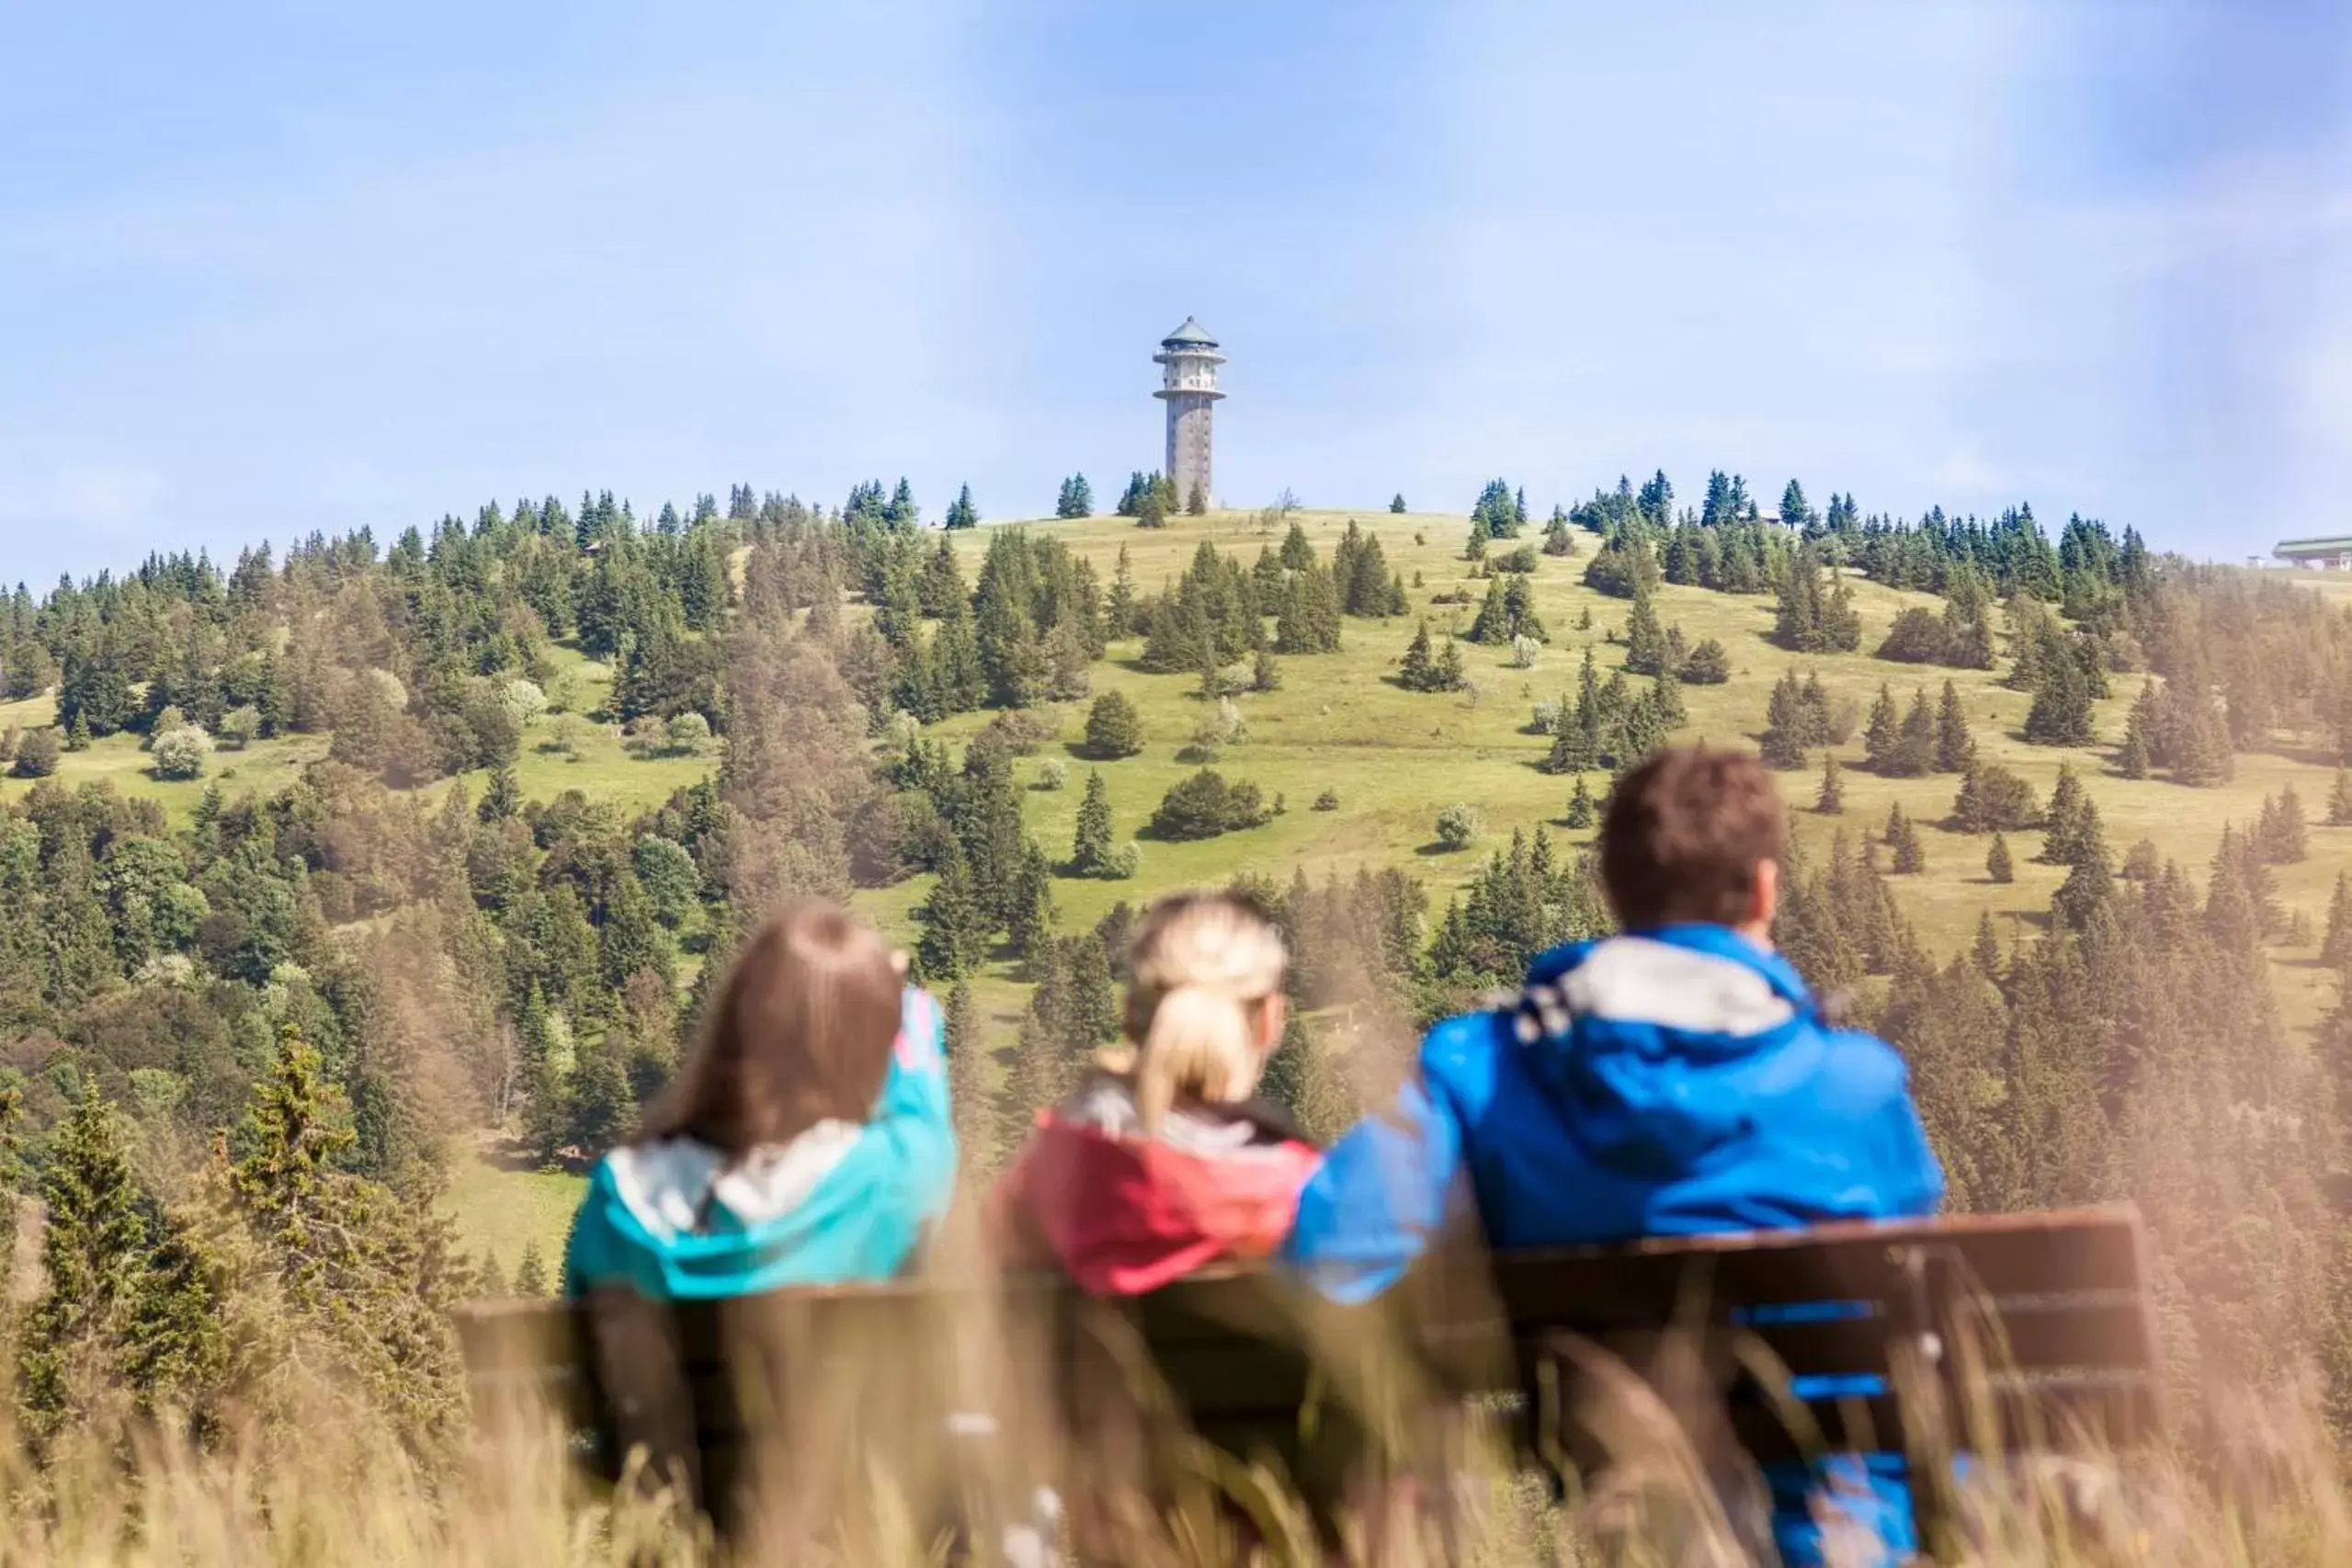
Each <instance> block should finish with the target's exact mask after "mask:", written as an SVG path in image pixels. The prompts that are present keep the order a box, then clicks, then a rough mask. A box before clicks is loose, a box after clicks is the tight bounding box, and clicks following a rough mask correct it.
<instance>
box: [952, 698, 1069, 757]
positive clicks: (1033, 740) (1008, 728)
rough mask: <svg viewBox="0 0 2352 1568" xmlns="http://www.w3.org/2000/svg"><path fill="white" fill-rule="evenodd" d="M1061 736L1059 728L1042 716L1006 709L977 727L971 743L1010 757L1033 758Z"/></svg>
mask: <svg viewBox="0 0 2352 1568" xmlns="http://www.w3.org/2000/svg"><path fill="white" fill-rule="evenodd" d="M1060 733H1062V727H1061V725H1059V724H1058V723H1056V722H1054V721H1053V719H1052V718H1051V716H1049V715H1047V714H1043V713H1038V712H1033V711H1031V710H1028V709H1026V708H1014V709H1008V710H1006V711H1005V712H1002V713H999V714H997V715H996V717H994V719H991V720H989V721H988V722H987V723H986V724H984V725H983V726H981V731H980V733H979V734H978V735H976V736H974V737H973V739H974V740H975V741H977V742H979V743H982V744H990V743H993V744H998V745H1002V746H1003V747H1004V748H1005V750H1006V752H1007V753H1008V754H1010V755H1011V756H1036V755H1037V748H1038V747H1040V746H1041V745H1043V744H1045V743H1046V742H1048V741H1050V740H1051V739H1053V737H1054V736H1055V735H1057V734H1060Z"/></svg>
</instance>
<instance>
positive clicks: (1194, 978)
mask: <svg viewBox="0 0 2352 1568" xmlns="http://www.w3.org/2000/svg"><path fill="white" fill-rule="evenodd" d="M1127 961H1128V971H1129V974H1130V977H1131V978H1130V983H1129V989H1128V993H1127V1006H1126V1009H1125V1014H1124V1018H1123V1034H1124V1037H1125V1038H1124V1039H1123V1040H1121V1041H1120V1043H1119V1045H1118V1046H1116V1047H1114V1048H1112V1049H1111V1050H1109V1051H1105V1052H1103V1054H1102V1056H1101V1058H1100V1060H1099V1062H1098V1064H1097V1066H1096V1070H1095V1071H1094V1072H1093V1073H1092V1074H1090V1075H1089V1076H1088V1077H1087V1078H1086V1080H1085V1082H1084V1083H1083V1084H1081V1085H1079V1086H1078V1087H1077V1089H1076V1090H1075V1091H1074V1093H1072V1095H1071V1096H1069V1098H1067V1099H1065V1100H1064V1101H1063V1102H1062V1104H1061V1105H1059V1106H1056V1107H1054V1108H1051V1109H1050V1110H1045V1111H1042V1112H1040V1115H1039V1117H1038V1125H1037V1131H1036V1133H1035V1135H1034V1136H1033V1137H1031V1139H1030V1140H1029V1142H1028V1146H1027V1147H1026V1148H1024V1149H1023V1150H1022V1152H1021V1153H1020V1155H1019V1157H1018V1158H1017V1160H1016V1161H1015V1162H1014V1164H1013V1166H1012V1168H1011V1169H1010V1170H1008V1171H1007V1172H1006V1174H1005V1176H1003V1177H1002V1178H1001V1179H1000V1180H999V1182H998V1184H997V1187H996V1189H995V1192H994V1195H993V1199H992V1206H993V1215H994V1222H995V1223H994V1228H995V1231H996V1234H997V1236H998V1237H999V1244H1000V1246H1001V1248H1002V1250H1003V1253H1004V1255H1005V1256H1006V1261H1007V1262H1009V1263H1012V1264H1014V1265H1015V1266H1028V1267H1055V1268H1058V1269H1060V1270H1061V1271H1062V1272H1063V1273H1065V1274H1067V1275H1068V1276H1069V1277H1070V1278H1071V1279H1072V1280H1074V1282H1075V1283H1076V1284H1078V1285H1079V1286H1080V1287H1081V1288H1082V1289H1084V1290H1088V1291H1090V1292H1092V1293H1093V1294H1095V1295H1098V1296H1129V1295H1140V1294H1142V1293H1143V1292H1145V1291H1148V1290H1156V1289H1158V1288H1159V1287H1160V1286H1162V1285H1165V1284H1167V1283H1168V1282H1170V1281H1171V1280H1175V1279H1179V1278H1183V1277H1184V1276H1185V1275H1187V1274H1190V1273H1192V1272H1194V1271H1195V1270H1197V1269H1199V1268H1202V1267H1206V1266H1208V1265H1210V1264H1212V1263H1218V1262H1221V1261H1226V1260H1229V1259H1238V1258H1253V1257H1262V1256H1267V1255H1268V1254H1270V1253H1271V1252H1273V1251H1274V1249H1275V1248H1276V1247H1278V1245H1280V1244H1281V1241H1282V1238H1283V1237H1284V1235H1286V1234H1287V1233H1289V1231H1290V1221H1291V1216H1292V1214H1293V1212H1294V1211H1295V1210H1296V1209H1297V1206H1298V1198H1299V1189H1300V1187H1301V1186H1303V1185H1304V1184H1305V1182H1306V1180H1307V1178H1308V1176H1311V1175H1312V1174H1313V1171H1314V1168H1315V1165H1316V1163H1317V1162H1318V1161H1319V1160H1320V1159H1321V1158H1322V1155H1321V1153H1319V1152H1318V1151H1317V1150H1316V1149H1315V1147H1314V1146H1313V1145H1312V1143H1311V1142H1309V1141H1308V1140H1307V1138H1306V1137H1305V1136H1304V1135H1303V1134H1301V1132H1300V1131H1298V1129H1297V1128H1295V1127H1294V1126H1292V1125H1291V1123H1290V1119H1289V1118H1288V1117H1286V1116H1285V1115H1284V1114H1283V1113H1282V1112H1281V1111H1280V1110H1279V1109H1278V1108H1275V1107H1272V1106H1268V1105H1266V1104H1263V1103H1261V1102H1258V1101H1256V1100H1254V1099H1253V1098H1252V1097H1251V1096H1254V1095H1255V1094H1256V1091H1257V1083H1258V1078H1259V1075H1260V1074H1262V1073H1263V1072H1264V1071H1265V1068H1266V1060H1267V1057H1268V1056H1270V1055H1272V1054H1273V1052H1274V1050H1275V1048H1276V1046H1278V1044H1280V1043H1281V1040H1282V1022H1283V996H1282V986H1283V980H1284V977H1285V976H1286V974H1287V973H1288V971H1289V968H1290V957H1289V954H1288V953H1287V952H1286V951H1285V950H1284V949H1283V944H1282V934H1281V932H1280V931H1279V930H1278V929H1277V928H1276V927H1275V926H1274V923H1273V922H1272V921H1270V920H1268V919H1267V917H1266V916H1265V915H1263V914H1262V913H1260V912H1259V911H1258V910H1257V909H1256V907H1254V906H1253V905H1252V904H1250V903H1248V902H1247V901H1245V900H1244V899H1241V898H1239V897H1236V896H1234V895H1233V894H1231V893H1221V892H1192V893H1177V894H1174V895H1172V896H1170V897H1167V898H1164V899H1161V900H1160V901H1159V902H1158V903H1154V904H1153V905H1152V907H1151V908H1150V909H1149V910H1147V911H1146V912H1145V913H1144V915H1143V917H1142V919H1141V920H1140V921H1138V922H1137V923H1136V926H1135V928H1134V931H1133V933H1132V934H1131V936H1130V937H1129V939H1128V952H1127Z"/></svg>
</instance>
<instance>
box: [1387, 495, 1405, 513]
mask: <svg viewBox="0 0 2352 1568" xmlns="http://www.w3.org/2000/svg"><path fill="white" fill-rule="evenodd" d="M1404 509H1405V508H1404V492H1403V491H1402V490H1400V491H1398V492H1397V493H1396V494H1394V495H1392V496H1391V497H1389V510H1390V511H1392V512H1393V513H1395V514H1396V515H1397V516H1398V517H1403V515H1404Z"/></svg>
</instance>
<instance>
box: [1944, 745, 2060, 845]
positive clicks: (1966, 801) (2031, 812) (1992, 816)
mask: <svg viewBox="0 0 2352 1568" xmlns="http://www.w3.org/2000/svg"><path fill="white" fill-rule="evenodd" d="M2040 820H2041V812H2040V808H2039V807H2038V806H2036V805H2035V804H2034V798H2033V786H2032V785H2030V784H2028V783H2027V782H2026V781H2025V780H2024V779H2023V778H2018V777H2017V775H2016V774H2014V773H2012V772H2010V771H2009V770H2008V769H2007V768H2005V767H2002V766H2001V765H2000V764H1998V763H1984V762H1979V763H1972V764H1971V765H1970V767H1969V769H1968V771H1967V772H1966V773H1964V774H1962V775H1961V776H1960V793H1959V794H1958V795H1957V796H1956V797H1954V799H1953V801H1952V825H1953V826H1954V827H1957V828H1959V829H1960V831H1961V832H1962V833H2015V832H2017V831H2018V830H2019V829H2021V828H2028V827H2031V826H2033V825H2034V824H2036V823H2037V822H2040Z"/></svg>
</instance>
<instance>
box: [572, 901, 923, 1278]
mask: <svg viewBox="0 0 2352 1568" xmlns="http://www.w3.org/2000/svg"><path fill="white" fill-rule="evenodd" d="M905 973H906V960H905V958H904V956H903V954H900V953H897V952H894V951H892V949H891V947H890V944H889V943H888V942H886V941H884V940H883V938H882V937H881V933H880V932H878V931H876V930H875V929H874V928H873V927H872V926H869V925H868V924H866V922H864V921H863V920H860V919H858V917H857V916H856V915H852V914H850V913H849V912H848V911H847V910H846V909H842V908H840V907H838V906H837V905H835V904H831V903H824V902H821V901H818V900H808V901H804V902H801V903H792V904H789V905H787V906H786V907H785V908H784V909H782V910H781V911H779V912H778V914H777V915H774V916H773V917H772V918H770V919H769V920H768V921H767V923H766V924H765V925H764V926H761V928H760V929H759V931H758V933H757V934H756V935H755V936H754V937H752V939H751V940H750V941H749V942H748V943H747V944H746V945H745V946H744V949H743V950H742V952H740V953H739V954H738V955H737V956H736V958H735V960H734V962H733V965H732V966H731V967H730V968H729V969H728V971H727V976H726V979H725V981H724V982H722V984H721V986H720V989H719V993H718V994H717V995H716V996H715V997H714V998H713V999H712V1002H711V1007H710V1017H709V1018H708V1019H707V1020H706V1022H705V1025H704V1028H703V1032H702V1038H701V1039H700V1040H699V1041H698V1042H697V1044H696V1047H695V1051H694V1054H693V1057H692V1058H691V1060H689V1061H688V1062H687V1065H686V1070H685V1071H684V1072H683V1073H682V1074H680V1075H679V1078H678V1081H677V1082H676V1084H675V1085H673V1086H672V1088H671V1092H670V1095H669V1096H668V1098H667V1099H666V1100H665V1101H664V1102H663V1103H662V1104H661V1105H660V1106H659V1107H657V1108H654V1109H653V1111H652V1112H651V1113H650V1114H649V1115H648V1116H647V1117H646V1125H645V1130H644V1132H643V1134H642V1136H641V1137H640V1138H638V1139H637V1140H636V1141H635V1142H631V1143H629V1144H627V1145H626V1146H624V1147H622V1148H619V1149H615V1150H614V1151H613V1152H612V1153H609V1154H607V1155H606V1156H605V1157H604V1158H603V1159H602V1160H600V1161H598V1162H597V1168H596V1171H595V1174H594V1175H593V1176H591V1178H590V1180H589V1183H588V1191H587V1195H586V1197H585V1198H584V1199H582V1200H581V1204H580V1212H579V1216H578V1218H576V1219H575V1220H574V1221H573V1227H572V1239H571V1242H570V1244H569V1245H568V1246H567V1247H566V1249H565V1256H564V1290H565V1293H566V1294H567V1295H585V1294H587V1293H589V1292H593V1291H600V1290H612V1289H619V1290H629V1291H632V1292H634V1293H635V1294H637V1295H639V1296H642V1297H645V1298H648V1299H651V1300H654V1301H677V1300H698V1299H699V1300H710V1299H713V1298H721V1297H731V1296H743V1295H750V1294H753V1293H755V1292H757V1291H762V1290H777V1289H779V1288H781V1287H784V1286H788V1285H832V1284H846V1283H851V1282H856V1281H862V1280H880V1279H887V1278H891V1277H892V1276H893V1275H895V1274H897V1273H899V1272H900V1271H901V1270H902V1269H903V1268H904V1267H906V1265H907V1264H908V1263H909V1261H910V1260H911V1259H912V1257H913V1256H914V1254H915V1251H916V1249H917V1247H918V1246H919V1244H921V1242H922V1239H923V1237H924V1235H925V1233H926V1231H927V1229H928V1228H929V1226H930V1225H931V1223H932V1222H933V1221H936V1220H937V1218H938V1217H939V1215H940V1214H941V1212H942V1211H943V1210H945V1209H946V1208H947V1205H948V1200H949V1196H950V1194H951V1192H952V1189H953V1187H954V1185H955V1171H956V1146H955V1135H954V1132H953V1131H951V1127H950V1123H949V1116H948V1089H947V1075H946V1073H945V1072H944V1070H943V1066H942V1058H941V1055H940V1046H941V1025H940V1016H939V1009H938V1007H937V1005H936V1004H935V1003H934V1002H933V1001H932V1000H931V998H930V997H929V996H928V995H926V994H925V993H923V992H921V991H919V990H916V989H915V988H914V987H912V986H909V985H908V984H907V983H906V980H905Z"/></svg>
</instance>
